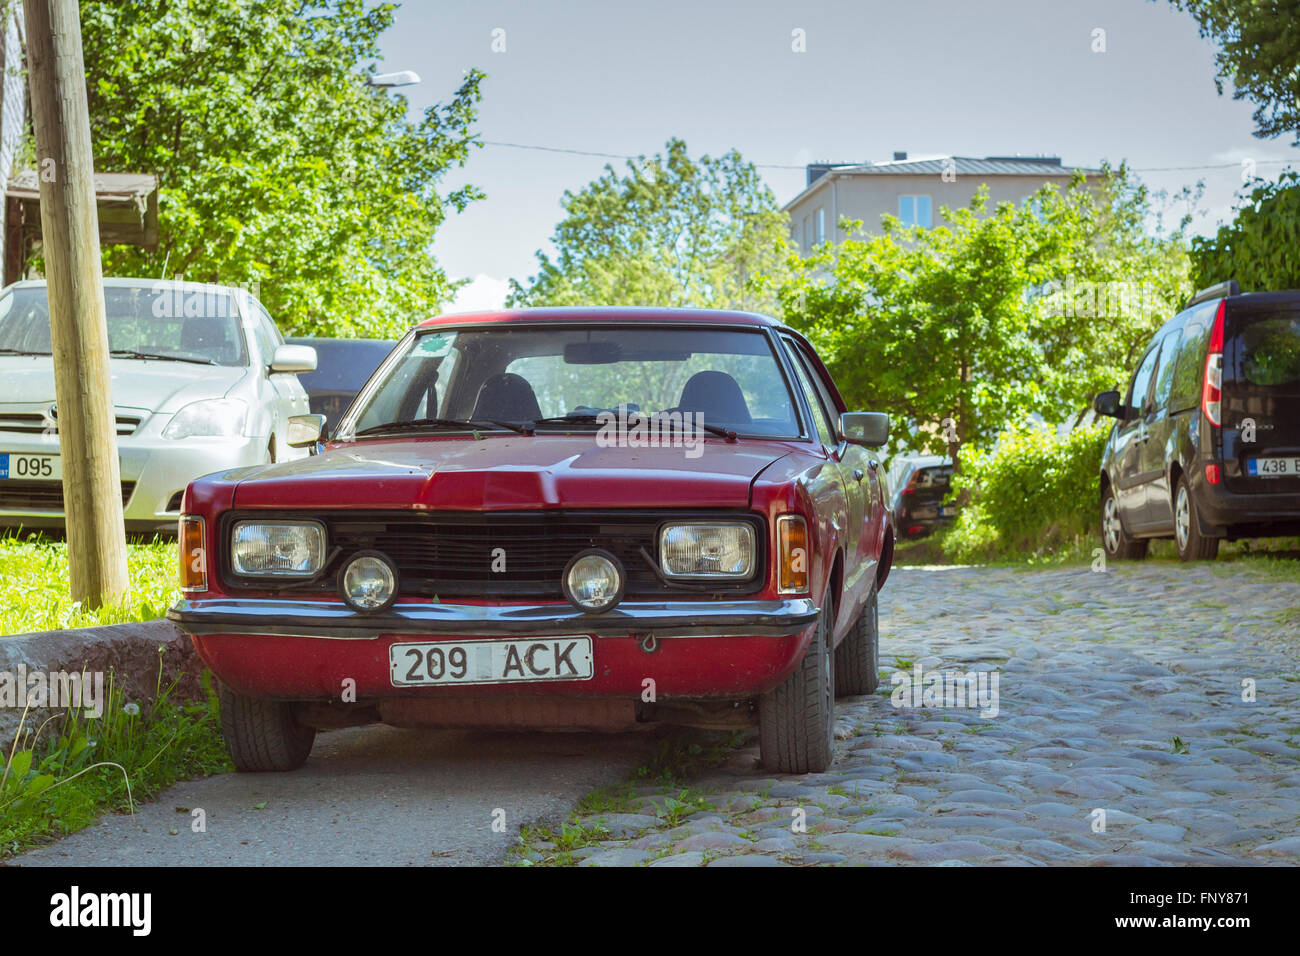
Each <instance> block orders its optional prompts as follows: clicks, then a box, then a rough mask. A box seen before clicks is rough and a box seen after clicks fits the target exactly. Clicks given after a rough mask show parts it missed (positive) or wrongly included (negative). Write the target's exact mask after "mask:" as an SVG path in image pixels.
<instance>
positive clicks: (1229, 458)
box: [1093, 282, 1300, 561]
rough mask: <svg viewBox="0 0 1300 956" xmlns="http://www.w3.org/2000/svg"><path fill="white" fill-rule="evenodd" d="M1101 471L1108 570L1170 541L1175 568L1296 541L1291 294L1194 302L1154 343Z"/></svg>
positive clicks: (1231, 294) (1298, 379) (1226, 288)
mask: <svg viewBox="0 0 1300 956" xmlns="http://www.w3.org/2000/svg"><path fill="white" fill-rule="evenodd" d="M1093 408H1094V409H1095V411H1096V412H1097V413H1098V414H1099V415H1109V416H1111V417H1113V418H1116V419H1118V421H1117V422H1116V424H1115V427H1114V428H1113V429H1112V430H1111V433H1110V438H1109V439H1108V440H1107V442H1106V449H1105V452H1104V453H1103V455H1102V462H1101V532H1102V543H1103V544H1104V545H1105V548H1106V554H1107V555H1108V556H1109V557H1112V558H1141V557H1143V556H1144V555H1145V554H1146V551H1147V543H1148V541H1149V539H1151V538H1170V537H1172V538H1173V539H1174V543H1175V544H1176V546H1177V548H1178V556H1179V557H1180V558H1182V559H1183V560H1184V561H1191V560H1196V559H1201V558H1212V557H1214V556H1215V555H1216V554H1217V553H1218V550H1219V541H1220V540H1222V539H1225V538H1226V539H1228V540H1232V539H1235V538H1254V537H1269V536H1277V535H1294V534H1300V291H1297V290H1290V291H1286V292H1253V293H1246V294H1244V295H1243V294H1242V293H1241V291H1240V289H1239V288H1238V286H1237V283H1236V282H1223V283H1220V284H1219V285H1216V286H1212V287H1211V288H1209V289H1205V290H1203V291H1201V292H1198V293H1197V294H1196V295H1195V296H1193V297H1192V299H1191V301H1190V302H1188V304H1187V308H1186V309H1184V310H1183V311H1182V312H1180V313H1179V314H1178V315H1176V316H1174V317H1173V318H1172V319H1170V320H1169V321H1168V322H1166V323H1165V324H1164V326H1163V327H1162V328H1161V329H1160V331H1159V332H1157V333H1156V335H1155V337H1154V338H1153V339H1152V340H1151V343H1150V345H1148V347H1147V350H1146V352H1145V353H1144V354H1143V356H1142V360H1141V362H1139V363H1138V369H1137V371H1136V372H1135V373H1134V374H1133V378H1132V379H1131V380H1130V382H1129V386H1128V389H1127V391H1126V392H1124V393H1123V394H1121V393H1120V392H1118V391H1112V392H1102V393H1101V394H1100V395H1098V396H1097V398H1096V400H1095V401H1094V402H1093Z"/></svg>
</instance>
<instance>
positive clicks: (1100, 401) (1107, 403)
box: [1092, 389, 1124, 418]
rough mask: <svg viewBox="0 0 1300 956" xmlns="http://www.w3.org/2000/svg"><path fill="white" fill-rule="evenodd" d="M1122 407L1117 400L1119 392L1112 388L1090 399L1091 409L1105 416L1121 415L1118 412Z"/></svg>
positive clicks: (1117, 416)
mask: <svg viewBox="0 0 1300 956" xmlns="http://www.w3.org/2000/svg"><path fill="white" fill-rule="evenodd" d="M1123 407H1124V406H1122V405H1121V404H1120V402H1119V392H1117V391H1115V390H1114V389H1112V390H1111V391H1109V392H1102V393H1101V394H1100V395H1098V396H1097V397H1096V398H1094V399H1093V400H1092V410H1093V411H1094V412H1096V413H1097V414H1098V415H1105V416H1106V417H1107V418H1121V417H1123V416H1122V415H1121V413H1120V410H1121V409H1122V408H1123Z"/></svg>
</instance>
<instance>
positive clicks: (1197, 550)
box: [1174, 475, 1219, 561]
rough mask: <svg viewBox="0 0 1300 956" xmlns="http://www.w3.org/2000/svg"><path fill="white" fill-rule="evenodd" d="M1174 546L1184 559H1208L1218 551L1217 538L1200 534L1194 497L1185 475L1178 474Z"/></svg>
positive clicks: (1179, 555)
mask: <svg viewBox="0 0 1300 956" xmlns="http://www.w3.org/2000/svg"><path fill="white" fill-rule="evenodd" d="M1174 547H1175V548H1177V549H1178V557H1180V558H1182V559H1183V560H1184V561H1209V560H1212V559H1213V558H1214V557H1215V556H1216V555H1217V554H1218V553H1219V539H1218V538H1209V537H1206V536H1205V535H1203V534H1201V526H1200V523H1199V522H1198V521H1197V518H1196V499H1195V498H1193V497H1192V489H1191V488H1189V487H1188V486H1187V476H1186V475H1179V476H1178V484H1177V485H1175V486H1174Z"/></svg>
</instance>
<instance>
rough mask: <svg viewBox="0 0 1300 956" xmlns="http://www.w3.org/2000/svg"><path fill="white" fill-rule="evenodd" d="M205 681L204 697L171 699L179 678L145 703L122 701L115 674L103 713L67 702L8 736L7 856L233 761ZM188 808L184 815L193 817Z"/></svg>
mask: <svg viewBox="0 0 1300 956" xmlns="http://www.w3.org/2000/svg"><path fill="white" fill-rule="evenodd" d="M159 673H160V674H161V667H160V670H159ZM204 687H205V689H206V690H207V691H208V697H207V700H206V701H203V702H200V703H196V704H187V703H179V702H177V701H174V700H173V699H172V696H171V695H172V691H173V690H174V688H173V687H167V688H163V687H159V688H158V692H157V694H156V696H155V699H154V703H153V705H152V706H151V707H150V708H149V709H148V710H147V711H142V710H141V708H140V707H138V706H136V705H132V704H128V703H127V702H126V701H125V699H124V698H123V695H122V691H121V689H120V688H116V687H114V686H113V684H112V680H111V675H110V684H109V691H108V694H107V697H108V699H107V702H106V705H105V709H104V713H103V714H102V715H101V716H100V717H99V718H96V719H91V718H88V717H85V716H83V715H82V714H80V713H79V712H78V711H75V710H69V711H68V712H66V713H65V714H64V715H63V716H62V717H60V718H56V719H55V720H54V721H51V722H47V723H45V724H44V725H42V726H41V727H40V728H24V730H23V731H20V734H19V737H18V739H16V740H14V741H5V742H4V746H3V750H2V751H0V768H2V770H0V858H3V857H5V856H9V855H11V854H13V853H17V852H20V851H21V850H23V849H25V848H27V847H29V846H31V845H32V844H34V843H36V842H39V841H40V840H41V839H42V838H45V837H55V836H63V835H66V834H68V833H72V832H74V831H76V830H79V829H81V828H82V827H86V826H89V825H90V824H92V823H94V822H95V820H96V819H98V818H99V816H100V815H101V814H103V813H105V812H112V811H115V810H125V811H129V812H134V810H135V806H136V805H137V804H138V803H139V802H140V801H141V800H145V799H148V798H149V797H152V796H154V795H156V794H158V793H159V792H161V791H162V790H164V789H165V788H167V787H169V786H171V785H172V784H174V783H176V782H177V781H180V780H186V779H189V778H190V777H195V776H201V775H204V774H211V773H220V772H222V771H226V770H230V769H232V768H231V764H230V759H229V757H227V755H226V751H225V746H224V744H223V743H222V739H221V721H220V717H219V714H218V707H217V697H216V694H215V693H214V692H213V691H212V687H211V681H210V680H209V679H208V678H207V675H206V674H205V680H204ZM27 731H35V732H34V733H28V732H27ZM20 741H21V749H19V744H20ZM184 809H185V808H177V810H178V812H181V811H182V810H184ZM186 813H187V815H186V816H185V817H183V818H179V819H180V820H181V821H182V825H184V826H189V825H190V817H189V816H188V811H186Z"/></svg>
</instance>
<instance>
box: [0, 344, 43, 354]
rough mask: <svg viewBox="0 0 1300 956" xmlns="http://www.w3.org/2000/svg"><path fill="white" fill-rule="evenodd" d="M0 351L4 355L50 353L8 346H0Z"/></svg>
mask: <svg viewBox="0 0 1300 956" xmlns="http://www.w3.org/2000/svg"><path fill="white" fill-rule="evenodd" d="M0 352H3V353H4V354H5V355H49V354H50V353H49V352H33V351H31V349H11V348H8V347H7V346H6V347H4V348H0Z"/></svg>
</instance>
